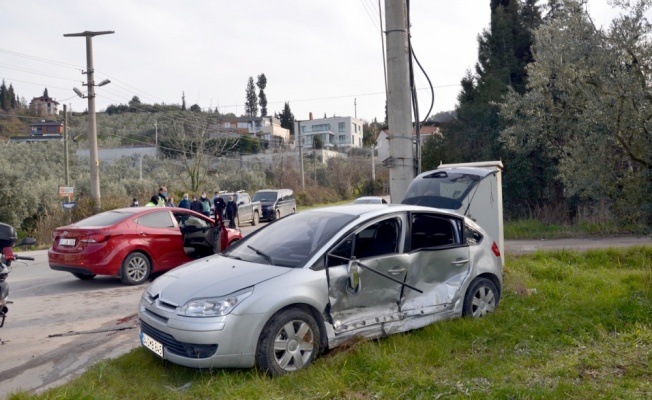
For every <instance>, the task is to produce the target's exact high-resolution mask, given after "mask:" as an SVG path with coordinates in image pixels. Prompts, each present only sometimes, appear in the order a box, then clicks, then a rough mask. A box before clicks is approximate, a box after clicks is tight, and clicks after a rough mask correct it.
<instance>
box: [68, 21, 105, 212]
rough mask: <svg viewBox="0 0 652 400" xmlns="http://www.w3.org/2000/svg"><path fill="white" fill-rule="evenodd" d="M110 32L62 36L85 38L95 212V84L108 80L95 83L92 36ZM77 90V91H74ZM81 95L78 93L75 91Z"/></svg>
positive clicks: (97, 208)
mask: <svg viewBox="0 0 652 400" xmlns="http://www.w3.org/2000/svg"><path fill="white" fill-rule="evenodd" d="M110 33H115V32H114V31H102V32H89V31H84V32H81V33H66V34H64V35H63V36H64V37H80V36H83V37H85V38H86V72H82V73H85V74H86V76H87V83H86V86H88V95H87V96H86V97H87V98H88V143H89V147H90V155H91V197H92V198H93V202H94V206H93V210H94V211H95V212H96V213H97V212H99V211H100V210H101V209H102V207H101V202H100V161H99V159H98V155H97V127H96V122H95V86H102V85H105V84H106V83H109V81H108V80H106V81H103V82H101V83H100V84H99V85H95V77H94V75H93V73H94V70H93V36H97V35H108V34H110ZM76 92H77V91H76ZM77 94H79V95H80V96H81V94H80V93H77Z"/></svg>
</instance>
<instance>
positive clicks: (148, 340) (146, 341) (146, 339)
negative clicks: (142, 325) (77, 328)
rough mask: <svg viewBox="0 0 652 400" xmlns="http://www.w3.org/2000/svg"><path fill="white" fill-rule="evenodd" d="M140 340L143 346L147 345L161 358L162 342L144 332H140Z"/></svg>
mask: <svg viewBox="0 0 652 400" xmlns="http://www.w3.org/2000/svg"><path fill="white" fill-rule="evenodd" d="M140 342H141V343H142V344H143V346H145V347H147V348H148V349H150V350H151V351H153V352H154V353H156V354H157V355H158V356H159V357H161V358H163V344H161V343H159V342H157V341H156V340H154V338H152V337H151V336H149V335H148V334H146V333H145V332H142V331H141V332H140Z"/></svg>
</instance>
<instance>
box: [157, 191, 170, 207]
mask: <svg viewBox="0 0 652 400" xmlns="http://www.w3.org/2000/svg"><path fill="white" fill-rule="evenodd" d="M167 196H168V188H166V187H165V186H161V187H160V188H158V197H159V199H158V204H157V206H159V207H165V203H166V200H165V198H166V197H167Z"/></svg>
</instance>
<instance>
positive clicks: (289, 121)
mask: <svg viewBox="0 0 652 400" xmlns="http://www.w3.org/2000/svg"><path fill="white" fill-rule="evenodd" d="M275 117H276V118H278V119H279V120H280V121H281V127H283V128H285V129H289V130H290V134H291V135H294V114H292V111H291V110H290V103H288V102H287V101H286V102H285V105H284V106H283V111H281V112H280V113H277V114H276V115H275Z"/></svg>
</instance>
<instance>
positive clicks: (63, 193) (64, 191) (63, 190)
mask: <svg viewBox="0 0 652 400" xmlns="http://www.w3.org/2000/svg"><path fill="white" fill-rule="evenodd" d="M74 195H75V188H74V187H73V186H59V197H72V196H74Z"/></svg>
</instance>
